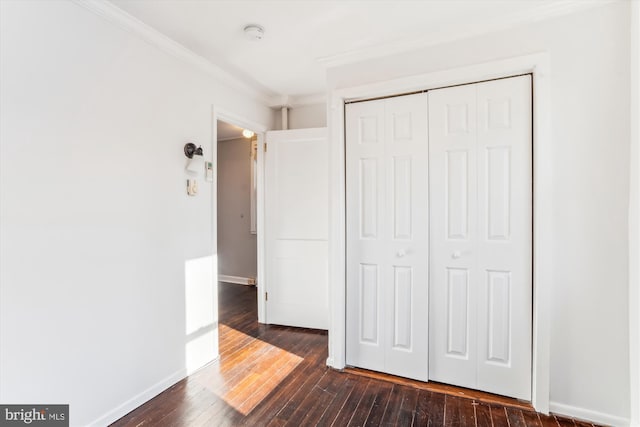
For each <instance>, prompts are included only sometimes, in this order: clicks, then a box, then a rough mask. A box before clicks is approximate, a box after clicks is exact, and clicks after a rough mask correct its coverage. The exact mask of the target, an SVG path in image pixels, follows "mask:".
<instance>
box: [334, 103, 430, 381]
mask: <svg viewBox="0 0 640 427" xmlns="http://www.w3.org/2000/svg"><path fill="white" fill-rule="evenodd" d="M346 133H347V134H346V150H347V152H346V162H347V164H346V169H347V176H346V179H347V182H346V186H347V188H346V194H347V201H346V204H347V353H346V356H347V364H348V365H352V366H358V367H362V368H366V369H371V370H376V371H383V372H388V373H391V374H394V375H399V376H403V377H408V378H414V379H418V380H422V381H426V380H427V377H428V372H427V369H428V357H427V349H428V329H427V321H428V311H427V307H428V286H427V285H428V283H427V282H428V234H427V233H428V222H427V220H428V193H427V188H428V187H427V186H428V183H427V179H428V173H427V171H428V169H427V168H428V156H427V153H428V144H427V100H426V95H425V94H417V95H408V96H402V97H397V98H389V99H384V100H375V101H367V102H359V103H353V104H349V105H347V106H346Z"/></svg>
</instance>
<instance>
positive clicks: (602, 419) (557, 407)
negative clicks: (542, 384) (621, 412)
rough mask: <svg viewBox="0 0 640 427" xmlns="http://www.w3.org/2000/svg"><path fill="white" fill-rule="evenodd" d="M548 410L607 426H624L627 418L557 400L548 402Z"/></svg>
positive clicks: (627, 421) (627, 423)
mask: <svg viewBox="0 0 640 427" xmlns="http://www.w3.org/2000/svg"><path fill="white" fill-rule="evenodd" d="M549 411H550V412H552V413H554V414H557V415H561V416H563V417H571V418H576V419H579V420H584V421H589V422H595V423H598V424H602V425H607V426H616V427H626V426H628V425H629V420H628V419H626V418H621V417H617V416H615V415H610V414H605V413H603V412H597V411H592V410H590V409H584V408H578V407H576V406H571V405H565V404H562V403H557V402H549Z"/></svg>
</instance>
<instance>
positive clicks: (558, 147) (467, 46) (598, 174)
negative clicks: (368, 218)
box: [328, 2, 630, 424]
mask: <svg viewBox="0 0 640 427" xmlns="http://www.w3.org/2000/svg"><path fill="white" fill-rule="evenodd" d="M629 28H630V27H629V3H628V2H619V3H615V4H611V5H607V6H604V7H598V8H595V9H591V10H588V11H585V12H581V13H578V14H575V15H572V16H566V17H560V18H555V19H553V20H549V21H547V22H540V23H536V24H531V25H527V26H522V27H520V28H518V29H513V30H509V31H503V32H499V33H494V34H490V35H485V36H481V37H475V38H470V39H466V40H459V41H456V42H451V43H447V44H443V45H438V46H432V47H429V48H425V49H422V50H420V51H415V52H408V53H403V54H398V55H395V56H391V57H385V58H380V59H372V60H367V61H364V62H361V63H357V64H351V65H345V66H341V67H337V68H333V69H330V70H328V81H329V86H330V88H331V89H340V88H348V87H353V86H359V85H363V84H367V83H373V82H380V81H385V80H389V79H393V78H398V77H403V76H409V75H414V74H422V73H428V72H432V71H438V70H446V69H451V68H456V67H461V66H465V65H471V64H477V63H482V62H487V61H491V60H498V59H505V58H509V57H514V56H519V55H524V54H530V53H536V52H541V51H548V52H549V54H550V58H551V96H552V105H551V108H552V111H551V115H552V122H553V123H552V128H553V144H554V146H555V150H554V152H553V157H551V158H549V159H548V162H549V163H550V166H551V168H552V169H553V176H554V177H555V179H556V182H555V189H554V190H555V191H554V192H553V193H552V194H548V197H550V198H551V199H552V204H553V206H555V207H557V212H556V214H555V219H554V224H553V232H554V234H555V239H554V253H553V257H554V259H555V265H554V274H553V276H554V281H553V283H552V284H551V285H550V287H551V288H552V296H551V298H552V300H553V303H552V305H551V307H549V309H550V310H551V333H552V336H551V378H550V387H551V391H550V394H551V396H550V398H551V403H552V410H555V411H557V412H564V413H567V414H570V415H578V416H589V417H591V418H599V419H606V420H610V421H611V422H614V423H618V424H624V423H626V422H627V421H626V420H628V418H629V399H628V396H629V335H628V331H629V312H628V302H627V301H628V225H627V213H628V202H629V197H628V194H629V193H628V191H629V129H630V115H629V99H630V98H629V81H630V75H629V40H630V37H629Z"/></svg>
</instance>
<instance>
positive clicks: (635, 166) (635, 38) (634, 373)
mask: <svg viewBox="0 0 640 427" xmlns="http://www.w3.org/2000/svg"><path fill="white" fill-rule="evenodd" d="M630 7H631V17H630V18H631V52H630V59H631V82H630V83H631V110H630V119H631V120H630V123H631V134H630V136H631V140H630V147H629V148H630V152H629V159H630V160H629V381H630V384H629V386H630V387H629V388H630V393H629V397H630V402H629V403H630V409H631V411H630V412H631V413H630V418H631V420H630V424H631V425H632V426H634V427H640V121H638V117H639V116H640V1H634V2H631V6H630Z"/></svg>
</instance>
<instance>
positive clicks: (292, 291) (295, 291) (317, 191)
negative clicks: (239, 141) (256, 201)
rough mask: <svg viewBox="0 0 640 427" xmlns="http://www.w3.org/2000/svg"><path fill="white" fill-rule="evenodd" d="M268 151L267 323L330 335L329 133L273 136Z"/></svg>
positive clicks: (305, 131)
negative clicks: (321, 330) (320, 330)
mask: <svg viewBox="0 0 640 427" xmlns="http://www.w3.org/2000/svg"><path fill="white" fill-rule="evenodd" d="M266 147H267V148H266V152H265V153H264V159H265V160H264V161H265V181H264V188H265V227H264V234H265V246H266V248H265V252H266V254H265V257H266V265H265V269H266V271H265V276H266V285H265V290H266V293H267V295H268V299H267V301H266V323H271V324H280V325H288V326H296V327H306V328H315V329H328V322H329V313H328V227H329V225H328V222H329V219H328V209H329V208H328V203H329V188H328V182H329V165H328V161H329V160H328V139H327V129H326V128H314V129H297V130H284V131H270V132H267V135H266ZM267 295H265V298H267Z"/></svg>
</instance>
